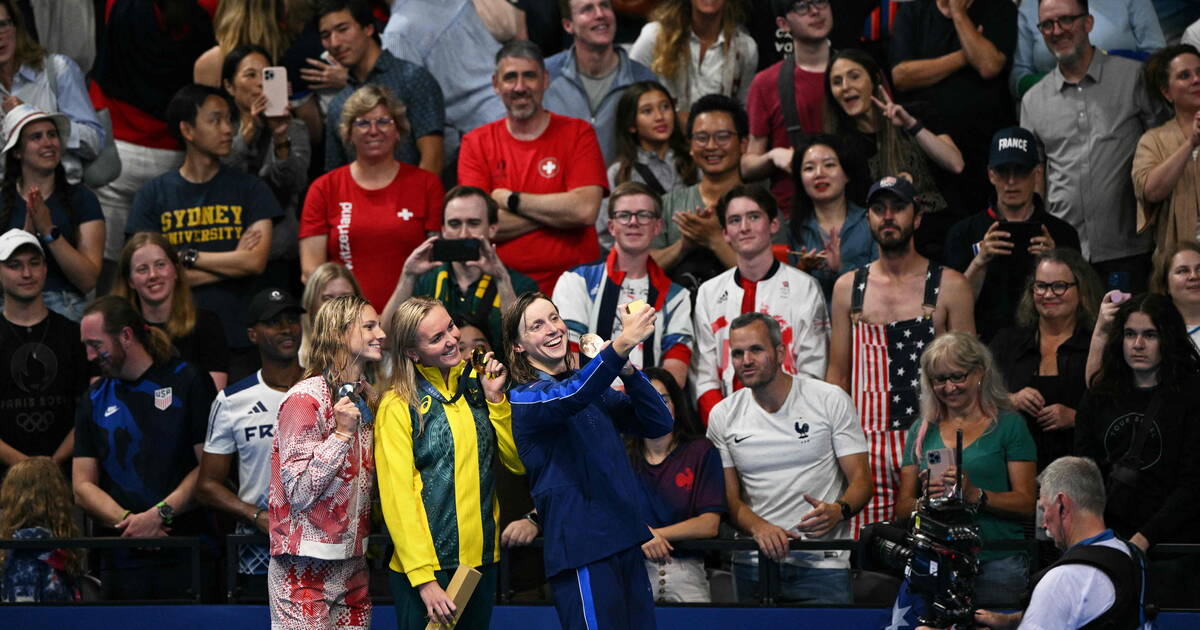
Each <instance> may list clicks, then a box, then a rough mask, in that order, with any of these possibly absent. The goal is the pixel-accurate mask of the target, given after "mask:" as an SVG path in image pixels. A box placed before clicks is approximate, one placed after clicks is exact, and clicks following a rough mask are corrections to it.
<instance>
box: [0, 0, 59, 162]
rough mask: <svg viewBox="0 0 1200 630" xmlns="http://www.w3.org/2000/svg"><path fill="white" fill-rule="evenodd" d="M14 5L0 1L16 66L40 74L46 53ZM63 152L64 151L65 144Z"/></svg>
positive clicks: (4, 0) (11, 1) (22, 14)
mask: <svg viewBox="0 0 1200 630" xmlns="http://www.w3.org/2000/svg"><path fill="white" fill-rule="evenodd" d="M16 4H17V3H16V2H13V0H0V7H4V8H5V9H6V10H8V19H10V20H12V21H13V37H14V38H15V39H16V42H17V45H16V52H15V54H14V55H13V56H14V57H16V59H17V63H18V64H20V65H25V66H29V67H30V68H33V69H34V70H37V71H38V72H41V70H42V68H43V66H44V65H45V64H44V63H43V62H44V61H45V60H46V55H47V54H48V53H47V51H46V49H45V48H44V47H42V45H41V44H39V43H38V42H37V40H36V39H34V38H33V36H32V35H30V34H29V31H28V30H26V29H25V14H24V13H22V12H21V10H20V9H19V8H18V7H17V6H16ZM63 150H64V151H65V150H66V146H65V144H64V146H63Z"/></svg>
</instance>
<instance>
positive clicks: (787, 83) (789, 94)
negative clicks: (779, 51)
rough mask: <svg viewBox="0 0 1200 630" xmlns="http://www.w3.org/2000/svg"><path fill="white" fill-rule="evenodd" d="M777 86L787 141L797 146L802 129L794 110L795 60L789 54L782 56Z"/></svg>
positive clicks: (802, 137)
mask: <svg viewBox="0 0 1200 630" xmlns="http://www.w3.org/2000/svg"><path fill="white" fill-rule="evenodd" d="M778 87H779V111H780V112H781V113H782V114H783V125H784V127H785V128H786V129H787V137H788V142H791V143H792V146H793V147H798V146H800V143H801V141H802V140H803V139H804V129H802V128H801V127H800V112H798V111H796V61H795V59H793V57H792V56H791V55H784V56H783V67H782V68H780V69H779V82H778Z"/></svg>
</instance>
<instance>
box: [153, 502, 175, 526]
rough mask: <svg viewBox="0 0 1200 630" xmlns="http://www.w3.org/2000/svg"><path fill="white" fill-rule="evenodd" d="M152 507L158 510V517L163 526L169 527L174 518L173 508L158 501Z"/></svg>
mask: <svg viewBox="0 0 1200 630" xmlns="http://www.w3.org/2000/svg"><path fill="white" fill-rule="evenodd" d="M154 507H156V508H158V517H159V518H161V519H162V522H163V524H164V525H170V524H171V520H172V519H174V518H175V508H173V507H171V504H170V503H167V502H166V501H159V502H158V503H157V504H155V506H154Z"/></svg>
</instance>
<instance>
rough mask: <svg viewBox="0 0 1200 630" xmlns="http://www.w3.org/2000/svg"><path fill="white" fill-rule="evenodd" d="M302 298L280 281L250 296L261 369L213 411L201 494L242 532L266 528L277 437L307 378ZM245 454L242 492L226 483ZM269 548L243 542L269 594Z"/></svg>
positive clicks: (247, 567) (250, 583)
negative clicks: (288, 397)
mask: <svg viewBox="0 0 1200 630" xmlns="http://www.w3.org/2000/svg"><path fill="white" fill-rule="evenodd" d="M301 313H304V309H303V308H301V306H300V303H299V302H297V301H296V299H295V298H293V297H292V296H291V295H288V294H287V293H286V292H284V291H280V290H279V289H263V290H262V291H260V292H259V293H258V295H255V296H254V299H253V300H251V301H250V319H251V321H253V322H254V325H253V326H251V327H250V328H249V329H248V330H247V331H246V334H247V335H248V336H249V337H250V341H251V342H252V343H254V345H255V346H257V347H258V356H259V358H260V359H261V363H262V369H260V370H258V372H256V373H254V374H252V375H250V376H247V377H246V378H244V379H242V380H240V381H238V382H236V383H234V384H233V385H230V386H229V387H226V388H225V389H223V390H221V393H219V394H217V399H216V401H214V402H213V404H212V410H211V411H210V413H209V418H208V437H207V438H206V439H205V441H204V455H203V456H201V458H200V476H199V480H198V481H197V486H196V495H197V498H198V499H199V500H200V502H201V503H204V504H206V505H209V506H212V507H214V508H216V509H219V510H224V511H225V512H228V513H229V514H231V515H233V517H234V518H236V519H237V530H236V533H238V534H253V533H255V532H262V533H264V534H265V533H267V532H268V527H269V525H270V515H269V514H268V513H267V488H268V486H269V485H270V483H271V442H272V440H273V439H274V438H275V421H276V417H277V416H278V415H279V404H280V403H282V402H283V397H284V395H285V394H287V392H288V390H289V389H291V387H292V385H295V384H296V383H297V382H299V381H300V378H301V377H302V376H303V375H304V368H302V367H300V361H299V354H300V338H301V330H300V315H301ZM235 458H236V459H237V462H238V475H237V493H236V494H235V493H234V491H233V490H231V489H230V488H229V486H227V485H226V480H228V478H229V468H230V465H231V464H232V463H233V460H234V459H235ZM270 558H271V556H270V553H269V551H268V549H267V546H266V545H265V544H264V545H242V546H240V547H238V574H239V575H240V576H243V579H244V582H243V583H242V586H243V588H245V589H246V590H247V591H248V592H250V593H252V594H255V595H260V596H265V595H266V593H267V590H266V589H267V566H268V565H269V564H270Z"/></svg>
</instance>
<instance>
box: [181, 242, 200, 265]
mask: <svg viewBox="0 0 1200 630" xmlns="http://www.w3.org/2000/svg"><path fill="white" fill-rule="evenodd" d="M199 257H200V252H199V251H198V250H197V249H196V248H195V247H189V248H187V249H185V250H183V251H182V252H180V253H179V264H181V265H183V266H184V267H186V268H188V269H191V268H192V267H194V266H196V259H197V258H199Z"/></svg>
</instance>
